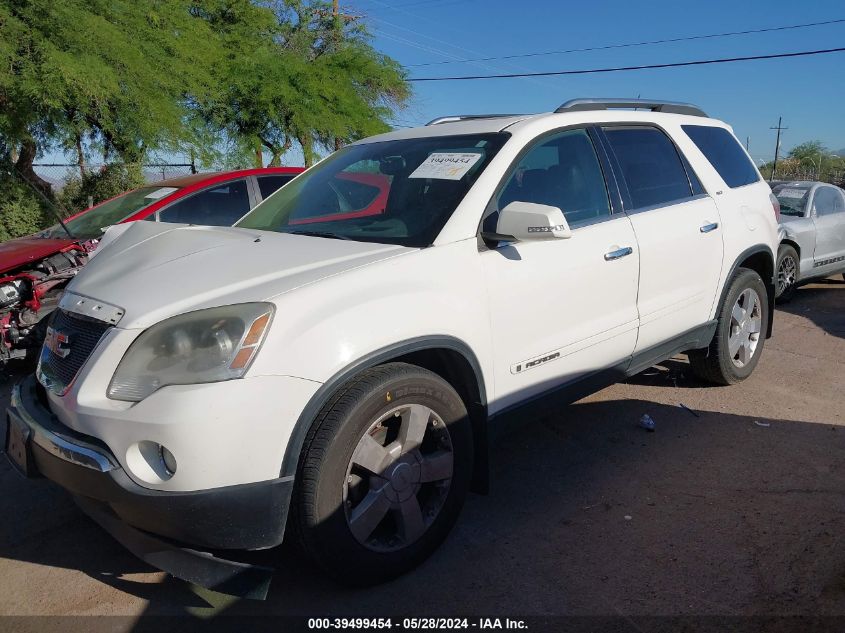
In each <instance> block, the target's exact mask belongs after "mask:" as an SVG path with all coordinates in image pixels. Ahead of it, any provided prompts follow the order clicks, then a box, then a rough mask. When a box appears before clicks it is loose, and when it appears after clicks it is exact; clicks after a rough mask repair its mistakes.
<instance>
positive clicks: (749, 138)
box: [745, 136, 751, 152]
mask: <svg viewBox="0 0 845 633" xmlns="http://www.w3.org/2000/svg"><path fill="white" fill-rule="evenodd" d="M750 144H751V137H750V136H746V137H745V151H746V152H748V151H749V149H748V146H749V145H750Z"/></svg>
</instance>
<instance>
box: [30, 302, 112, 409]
mask: <svg viewBox="0 0 845 633" xmlns="http://www.w3.org/2000/svg"><path fill="white" fill-rule="evenodd" d="M112 327H113V326H112V324H110V323H104V322H103V321H97V320H96V319H91V318H88V317H84V316H81V315H77V314H73V313H70V312H66V311H65V310H61V309H59V310H56V311H55V312H54V313H53V316H52V318H51V322H50V328H51V329H52V330H53V331H54V332H58V333H61V334H62V335H63V336H65V337H67V342H66V344H65V347H64V349H63V350H62V351H63V352H64V354H63V355H57V354H56V353H55V352H54V351H53V350H52V349H50V345H49V341H48V343H45V345H44V347H43V348H42V349H41V359H40V361H39V364H38V378H39V380H40V382H41V384H43V385H44V386H45V387H47V388H48V389H50V390H51V391H52V392H53V393H58V394H62V393H64V392H65V391H66V390H67V387H68V386H69V385H70V384H71V383H72V382H73V379H74V378H76V375H77V374H78V373H79V370H80V369H82V366H83V365H84V364H85V361H87V360H88V357H89V356H91V353H92V352H93V351H94V348H95V347H96V346H97V343H99V342H100V339H101V338H103V335H104V334H105V333H106V332H107V331H108V330H109V329H111V328H112ZM48 338H49V336H48Z"/></svg>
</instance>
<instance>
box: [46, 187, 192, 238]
mask: <svg viewBox="0 0 845 633" xmlns="http://www.w3.org/2000/svg"><path fill="white" fill-rule="evenodd" d="M176 190H177V188H176V187H141V188H139V189H135V190H133V191H129V192H127V193H124V194H123V195H120V196H118V197H116V198H112V199H111V200H108V201H106V202H103V203H102V204H99V205H97V206H96V207H92V208H91V209H89V210H88V211H83V212H82V213H80V214H79V215H77V216H76V217H74V218H72V219H70V220H67V221H65V226H67V228H68V230H70V232H71V233H73V236H74V237H78V238H81V239H86V240H93V239H99V238H100V237H101V236H102V234H103V231H104V230H105V229H106V228H107V227H109V226H111V225H112V224H118V223H119V222H121V221H122V220H125V219H126V218H128V217H129V216H131V215H135V214H136V213H138V211H141V210H142V209H144V208H146V207H148V206H150V205H151V204H153V203H154V202H158V201H159V200H161V199H162V198H163V197H165V196H169V195H170V194H172V193H173V192H174V191H176ZM44 237H67V233H66V232H65V230H64V229H63V228H62V227H61V226H59V225H58V224H57V225H55V226H52V227H50V228H49V229H47V231H46V232H45V234H44Z"/></svg>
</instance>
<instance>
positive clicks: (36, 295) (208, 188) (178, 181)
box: [0, 167, 304, 365]
mask: <svg viewBox="0 0 845 633" xmlns="http://www.w3.org/2000/svg"><path fill="white" fill-rule="evenodd" d="M302 171H304V170H303V169H302V168H301V167H269V168H266V169H243V170H239V171H230V172H223V173H213V174H195V175H192V176H184V177H182V178H172V179H170V180H163V181H160V182H157V183H155V184H151V185H146V186H144V187H139V188H138V189H134V190H132V191H128V192H126V193H124V194H122V195H119V196H117V197H115V198H112V199H111V200H106V201H105V202H101V203H100V204H98V205H96V206H94V207H92V208H90V209H87V210H85V211H82V212H81V213H78V214H76V215H74V216H72V217H71V218H69V219H67V220H65V222H64V225H65V227H67V230H65V229H64V228H62V226H61V225H58V224H57V225H55V226H53V227H51V228H49V229H46V230H44V231H42V232H40V233H38V234H36V235H34V236H31V237H22V238H18V239H14V240H9V241H8V242H4V243H2V244H0V365H2V364H3V363H4V362H5V361H8V360H9V359H11V358H18V357H25V356H26V355H27V350H37V349H38V348H39V347H40V345H41V342H42V340H43V338H44V332H43V331H42V330H43V329H44V328H45V326H46V320H45V319H44V317H45V316H46V315H47V314H49V312H50V311H52V309H53V308H54V307H55V304H56V303H57V301H58V297H59V295H60V294H61V290H62V288H64V286H65V285H67V283H68V281H69V280H70V279H72V278H73V277H74V275H76V273H77V272H78V271H79V269H80V268H81V267H82V266H84V265H85V262H86V261H87V260H88V253H89V252H91V251H92V250H94V249H95V248H96V246H97V243H98V240H99V239H100V237H101V236H102V234H103V231H104V230H105V228H106V227H108V226H111V225H112V224H118V223H121V222H132V221H134V220H153V221H159V222H177V223H185V224H203V225H214V226H230V225H232V224H234V223H235V222H237V221H238V220H239V219H240V218H241V217H242V216H244V215H246V213H247V212H249V210H250V209H252V208H253V207H255V205H257V204H258V203H259V202H261V201H262V200H263V199H264V198H266V197H267V196H269V195H270V194H272V193H273V192H274V191H276V190H277V189H278V188H279V187H281V186H282V185H284V184H285V183H287V182H288V181H289V180H291V179H293V178H294V176H296V175H297V174H299V173H301V172H302ZM68 232H70V234H71V235H72V237H71V235H68Z"/></svg>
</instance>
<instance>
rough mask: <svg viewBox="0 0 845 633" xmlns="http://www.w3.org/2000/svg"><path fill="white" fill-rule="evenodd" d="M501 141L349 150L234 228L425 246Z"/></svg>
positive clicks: (452, 139)
mask: <svg viewBox="0 0 845 633" xmlns="http://www.w3.org/2000/svg"><path fill="white" fill-rule="evenodd" d="M507 139H508V135H507V134H503V133H495V134H475V135H465V136H436V137H431V138H414V139H404V140H397V141H383V142H376V143H363V144H361V145H351V146H349V147H346V148H344V149H342V150H340V151H338V152H336V153H335V154H333V155H332V156H330V157H329V158H327V159H326V160H324V161H323V162H321V163H319V164H318V165H316V166H315V167H314V168H313V169H310V170H308V171H307V172H305V173H304V174H303V175H301V176H299V177H298V178H296V179H295V180H293V181H291V183H290V184H289V185H286V186H284V187H282V188H281V189H279V190H278V191H277V192H276V193H274V194H273V195H272V196H271V197H270V198H268V199H267V200H265V201H264V202H263V203H261V204H260V205H258V206H257V207H256V208H255V209H254V210H253V211H252V212H251V213H249V214H248V215H247V216H246V217H245V218H243V219H242V220H241V221H240V222H239V223H238V224H237V226H240V227H245V228H250V229H260V230H264V231H278V232H281V233H302V234H306V235H317V236H319V237H332V238H337V239H351V240H357V241H363V242H381V243H386V244H398V245H402V246H415V247H422V246H428V245H429V244H431V243H432V242H433V241H434V238H435V237H437V234H438V233H439V232H440V230H441V229H442V228H443V226H444V225H445V224H446V221H447V220H448V219H449V217H450V216H451V215H452V213H453V212H454V210H455V208H456V207H457V206H458V204H460V202H461V200H463V198H464V196H465V195H466V193H467V192H468V191H469V189H470V187H471V186H472V184H473V183H474V182H475V180H476V179H477V178H478V176H479V174H481V172H482V171H483V170H484V168H485V167H486V166H487V165H488V164H489V162H490V160H491V159H492V158H493V156H495V155H496V153H497V152H498V151H499V149H500V148H501V147H502V145H504V143H505V141H506V140H507ZM479 215H480V211H479Z"/></svg>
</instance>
